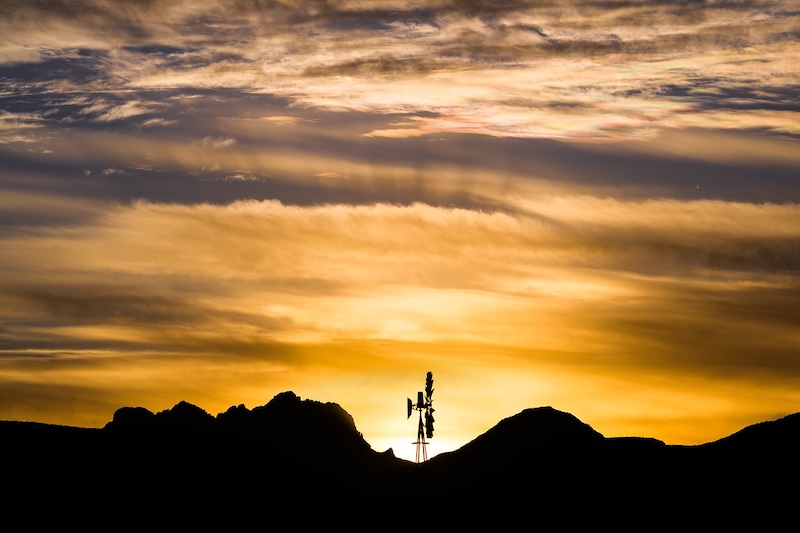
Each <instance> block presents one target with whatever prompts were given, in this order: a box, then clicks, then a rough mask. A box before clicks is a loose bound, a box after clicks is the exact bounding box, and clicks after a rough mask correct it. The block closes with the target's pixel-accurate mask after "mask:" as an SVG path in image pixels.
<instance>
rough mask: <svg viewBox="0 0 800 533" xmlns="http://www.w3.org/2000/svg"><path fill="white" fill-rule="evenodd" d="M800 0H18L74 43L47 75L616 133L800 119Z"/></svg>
mask: <svg viewBox="0 0 800 533" xmlns="http://www.w3.org/2000/svg"><path fill="white" fill-rule="evenodd" d="M794 3H795V2H788V3H784V4H781V6H777V5H775V4H774V3H771V2H746V3H741V2H737V3H692V4H685V3H682V4H675V3H672V2H655V3H654V2H619V3H600V4H598V3H596V2H582V1H576V2H573V1H564V2H561V1H558V2H548V3H535V4H534V3H530V2H521V1H520V2H511V3H498V2H488V3H487V2H455V1H454V2H448V1H441V2H421V1H420V2H413V3H392V4H386V3H381V2H377V3H372V2H368V3H363V2H362V3H352V2H324V3H313V2H238V3H235V4H234V5H233V6H231V5H230V4H225V5H223V4H222V3H218V2H204V3H201V2H195V1H192V0H176V1H170V2H164V3H157V4H156V3H140V2H131V3H128V2H123V3H114V4H111V3H108V2H105V1H100V0H96V1H90V0H87V1H85V2H83V3H81V4H80V7H76V6H75V5H72V4H69V3H65V2H47V3H44V2H34V3H31V4H27V3H17V2H11V3H8V4H4V8H3V9H4V10H5V14H6V15H7V18H6V20H7V21H8V22H7V25H6V28H4V29H5V30H7V31H5V32H4V34H5V35H8V36H9V43H10V44H9V46H12V47H14V49H16V50H26V51H27V52H26V55H27V56H29V57H30V58H31V60H32V61H36V62H38V61H39V60H38V59H36V58H35V57H34V56H35V55H36V54H45V55H46V54H52V53H53V52H54V51H55V53H56V54H57V55H58V54H61V56H63V58H62V59H59V60H58V61H59V62H58V63H54V64H53V65H52V67H49V68H47V69H46V72H47V76H46V77H40V78H37V82H38V83H41V84H44V85H45V86H50V87H55V86H57V84H64V83H67V84H70V85H71V86H72V87H73V89H74V90H80V88H81V87H85V86H90V87H91V89H92V91H93V92H97V91H98V90H99V91H105V92H107V93H108V94H112V93H114V92H118V91H122V90H131V89H134V90H137V91H140V92H148V91H153V90H166V89H174V88H176V87H182V88H206V89H209V88H221V87H225V88H229V89H232V90H240V91H260V92H264V93H269V94H276V95H280V96H283V97H287V98H289V99H291V100H293V101H294V102H295V103H296V104H298V105H302V106H310V107H315V108H321V109H335V110H356V111H368V112H372V113H385V114H392V113H406V114H408V115H411V116H412V118H413V119H415V120H423V121H425V125H424V126H423V127H416V128H415V127H410V128H409V127H405V128H396V127H393V128H388V127H385V126H378V127H375V128H372V129H371V130H368V131H367V132H362V133H369V132H370V131H371V132H372V133H371V134H372V135H375V136H392V137H398V136H405V137H408V136H411V135H425V134H426V132H431V133H432V134H437V135H438V134H439V133H441V132H469V133H478V134H483V135H490V136H498V137H528V138H530V137H534V138H554V139H562V140H576V141H585V140H595V141H608V140H619V139H630V138H641V137H643V136H653V135H654V134H655V132H657V131H658V130H659V129H664V128H688V127H703V128H714V129H717V128H728V129H742V128H744V129H755V130H762V131H771V132H775V133H778V134H788V135H794V136H796V135H798V130H797V126H796V124H797V117H796V113H797V110H796V109H795V106H793V104H792V103H793V102H794V101H796V100H797V98H796V97H797V94H796V92H797V91H796V85H797V84H796V75H795V74H794V72H795V70H796V69H794V67H793V63H792V59H793V58H794V57H795V56H796V55H797V50H796V48H797V46H798V45H797V39H796V38H795V37H796V35H795V34H796V20H797V15H796V13H795V10H792V9H790V7H791V5H794ZM34 21H36V23H35V24H34ZM263 28H269V31H266V30H264V29H263ZM98 32H99V33H98ZM76 43H80V44H76ZM236 43H240V44H236ZM241 43H246V46H245V45H241ZM70 50H72V52H70ZM65 54H66V55H65ZM68 55H71V56H74V57H73V58H72V59H70V61H69V62H68V61H66V59H67V56H68ZM53 61H55V59H53ZM28 71H33V69H30V68H29V69H28ZM14 72H15V73H16V72H22V71H20V70H19V69H17V70H15V71H14ZM42 72H45V71H42ZM531 87H536V91H531V90H530V88H531ZM745 91H749V93H748V92H745ZM758 91H761V92H762V94H766V95H768V96H767V97H758V96H756V94H757V93H758ZM156 102H157V99H154V100H152V101H150V102H147V101H145V100H141V101H138V102H137V101H133V100H132V101H129V102H124V103H121V104H118V105H116V106H114V107H110V108H108V109H106V110H105V112H104V113H99V110H98V113H99V114H98V115H97V116H96V117H95V120H99V121H104V122H111V121H116V120H121V119H125V118H129V117H132V116H135V115H141V114H146V113H147V112H151V111H153V105H154V104H155V103H156ZM436 117H441V119H438V120H437V118H436ZM490 117H502V121H499V122H498V121H494V122H493V121H492V119H491V118H490ZM151 120H153V119H151ZM145 123H146V124H147V125H153V124H156V123H155V122H150V123H147V122H145ZM400 130H402V131H400Z"/></svg>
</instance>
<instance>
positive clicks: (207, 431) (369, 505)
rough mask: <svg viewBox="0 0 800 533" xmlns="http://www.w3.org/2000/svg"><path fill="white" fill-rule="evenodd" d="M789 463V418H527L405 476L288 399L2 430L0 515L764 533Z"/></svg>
mask: <svg viewBox="0 0 800 533" xmlns="http://www.w3.org/2000/svg"><path fill="white" fill-rule="evenodd" d="M799 449H800V414H797V415H792V416H789V417H786V418H783V419H780V420H776V421H773V422H764V423H762V424H757V425H755V426H750V427H748V428H745V429H743V430H742V431H740V432H738V433H736V434H734V435H731V436H730V437H727V438H725V439H722V440H720V441H717V442H713V443H709V444H705V445H702V446H669V445H666V444H664V443H663V442H660V441H657V440H654V439H645V438H605V437H603V436H602V435H601V434H599V433H598V432H596V431H595V430H593V429H592V428H591V427H589V426H588V425H586V424H584V423H582V422H581V421H579V420H578V419H577V418H575V417H574V416H572V415H570V414H568V413H564V412H561V411H557V410H555V409H552V408H549V407H543V408H537V409H527V410H525V411H523V412H521V413H519V414H517V415H515V416H513V417H510V418H507V419H505V420H503V421H501V422H500V423H499V424H498V425H497V426H495V427H494V428H492V429H491V430H489V431H488V432H486V433H485V434H483V435H481V436H479V437H478V438H476V439H475V440H474V441H472V442H470V443H469V444H467V445H465V446H464V447H462V448H461V449H459V450H457V451H454V452H450V453H446V454H441V455H439V456H437V457H434V458H433V459H431V460H430V461H428V462H427V463H425V464H423V465H415V464H411V463H408V462H406V461H403V460H400V459H397V458H395V457H394V456H393V454H392V453H391V451H387V452H385V453H378V452H376V451H374V450H372V448H371V447H370V446H369V444H368V443H367V442H366V441H365V440H364V439H363V437H362V436H361V434H360V433H359V432H358V431H357V429H356V426H355V424H354V421H353V419H352V417H351V416H350V415H349V414H348V413H346V412H345V411H344V410H343V409H342V408H341V407H339V406H338V405H336V404H332V403H326V404H323V403H320V402H315V401H310V400H301V399H300V398H298V397H297V396H295V395H294V394H293V393H291V392H286V393H281V394H279V395H277V396H276V397H275V398H274V399H273V400H272V401H270V402H269V403H268V404H266V405H264V406H261V407H256V408H254V409H252V410H249V409H247V408H245V407H244V406H238V407H231V408H230V409H228V410H227V411H226V412H224V413H220V414H219V415H217V416H216V417H214V416H212V415H210V414H208V413H206V412H205V411H203V410H202V409H200V408H199V407H196V406H193V405H191V404H188V403H185V402H181V403H179V404H177V405H176V406H174V407H173V408H172V409H169V410H166V411H162V412H160V413H155V414H154V413H152V412H150V411H148V410H146V409H143V408H130V407H126V408H122V409H120V410H118V411H117V412H116V413H115V415H114V418H113V420H112V421H111V422H109V423H108V424H107V425H106V426H105V427H104V428H102V429H85V428H73V427H64V426H52V425H45V424H37V423H25V422H0V454H2V458H3V472H2V482H3V497H2V501H0V504H2V509H3V511H2V513H3V518H5V519H6V522H9V523H10V522H14V523H20V524H24V525H26V526H28V527H31V528H36V527H37V526H38V527H41V526H44V525H54V524H55V525H61V526H66V525H75V526H81V527H85V528H89V529H95V528H97V529H99V528H103V529H114V530H116V529H130V528H133V527H147V528H148V529H164V528H166V527H178V528H180V529H181V530H185V529H189V528H195V527H202V528H203V529H210V528H224V529H225V530H238V529H244V528H247V529H252V528H257V529H266V530H269V529H273V528H280V529H285V528H287V527H301V528H307V527H309V526H312V527H321V528H325V529H339V528H341V527H346V528H347V529H349V530H354V529H355V530H359V531H361V530H378V531H382V530H389V531H395V530H405V529H410V528H425V529H430V528H434V527H437V528H441V529H444V530H453V529H462V530H467V531H472V530H476V529H479V528H490V529H496V528H499V527H513V528H514V530H519V529H542V528H544V529H553V528H555V527H557V528H559V529H565V530H570V529H572V528H574V527H578V526H583V527H587V526H588V527H600V526H603V525H609V526H614V527H615V528H616V529H653V528H657V529H661V528H664V527H673V528H680V529H691V530H696V529H698V528H699V527H703V526H705V527H707V528H709V529H711V528H714V529H715V530H717V529H718V528H719V527H720V526H742V525H743V524H752V525H755V526H760V527H766V526H767V525H768V524H782V523H783V521H784V520H794V513H795V508H796V505H797V501H798V500H797V498H798V496H800V491H798V489H797V480H798V474H800V460H799V459H798V453H797V452H798V450H799Z"/></svg>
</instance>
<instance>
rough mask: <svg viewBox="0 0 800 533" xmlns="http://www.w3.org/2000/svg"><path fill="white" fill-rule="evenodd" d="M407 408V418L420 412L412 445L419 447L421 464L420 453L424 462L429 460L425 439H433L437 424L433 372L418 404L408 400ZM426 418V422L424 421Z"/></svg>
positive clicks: (426, 381)
mask: <svg viewBox="0 0 800 533" xmlns="http://www.w3.org/2000/svg"><path fill="white" fill-rule="evenodd" d="M406 406H407V412H408V413H407V416H406V418H411V413H412V412H413V411H415V410H416V411H419V424H418V425H417V440H416V442H413V443H412V444H415V445H416V446H417V462H418V463H419V462H420V461H419V459H420V451H422V458H423V459H422V460H423V461H427V460H428V451H427V449H426V446H427V444H428V443H427V442H426V441H425V438H426V437H427V438H429V439H430V438H433V423H434V422H435V420H434V418H433V412H434V411H435V409H434V408H433V372H428V375H427V376H426V377H425V392H424V394H423V392H422V391H419V392H418V393H417V402H416V403H414V402H413V401H411V398H408V399H407V402H406ZM423 418H424V421H423Z"/></svg>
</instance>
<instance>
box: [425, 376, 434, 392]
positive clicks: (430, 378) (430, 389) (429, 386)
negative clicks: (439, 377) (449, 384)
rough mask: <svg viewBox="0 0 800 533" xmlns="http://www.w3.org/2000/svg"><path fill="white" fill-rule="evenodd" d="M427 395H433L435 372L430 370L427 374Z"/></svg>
mask: <svg viewBox="0 0 800 533" xmlns="http://www.w3.org/2000/svg"><path fill="white" fill-rule="evenodd" d="M425 395H426V396H427V397H428V398H430V397H431V396H433V372H428V375H427V376H425Z"/></svg>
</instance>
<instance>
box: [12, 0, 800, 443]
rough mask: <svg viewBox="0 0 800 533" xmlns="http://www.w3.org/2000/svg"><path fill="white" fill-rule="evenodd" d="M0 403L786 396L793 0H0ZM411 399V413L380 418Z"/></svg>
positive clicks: (794, 151) (22, 406) (712, 427)
mask: <svg viewBox="0 0 800 533" xmlns="http://www.w3.org/2000/svg"><path fill="white" fill-rule="evenodd" d="M0 34H2V35H3V36H4V37H3V39H2V42H0V250H2V253H0V274H1V275H0V419H8V420H31V421H40V422H50V423H57V424H69V425H79V426H87V427H99V426H102V425H104V424H105V423H106V422H108V421H109V420H111V417H112V415H113V413H114V411H115V410H116V409H117V408H119V407H123V406H143V407H146V408H148V409H150V410H152V411H159V410H162V409H166V408H169V407H171V406H173V405H174V404H176V403H178V402H179V401H181V400H186V401H189V402H191V403H194V404H196V405H198V406H200V407H202V408H203V409H205V410H206V411H208V412H210V413H211V414H217V413H219V412H221V411H224V410H226V409H227V408H228V407H229V406H231V405H238V404H241V403H244V404H245V405H246V406H247V407H250V408H252V407H255V406H258V405H263V404H264V403H266V402H268V401H269V400H270V399H271V398H272V397H273V396H274V395H275V394H277V393H279V392H282V391H285V390H292V391H294V392H295V393H297V394H298V395H300V396H301V397H303V398H307V399H313V400H319V401H332V402H336V403H339V404H340V405H341V406H342V407H343V408H344V409H345V410H347V411H348V412H349V413H350V414H351V415H353V417H354V419H355V422H356V426H357V427H358V429H359V430H360V431H361V432H362V433H363V434H364V437H365V438H366V440H367V441H368V442H369V443H370V444H371V445H372V447H373V448H374V449H376V450H378V451H383V450H385V449H386V448H388V447H392V448H393V449H394V451H395V453H396V454H397V455H398V456H401V457H405V458H412V457H413V455H414V447H413V446H412V445H411V441H412V440H414V437H415V434H416V421H415V420H414V419H412V420H406V419H405V417H404V416H403V415H404V414H405V398H406V397H415V396H414V395H415V394H416V392H417V391H419V390H422V389H423V387H424V379H425V373H426V372H428V371H432V372H433V374H434V379H435V388H436V393H435V395H434V405H435V407H436V419H437V424H436V432H435V436H434V438H433V439H432V441H431V445H430V448H429V455H433V454H436V453H439V452H442V451H447V450H452V449H456V448H458V447H459V446H461V445H463V444H465V443H466V442H468V441H470V440H471V439H473V438H474V437H476V436H477V435H479V434H480V433H482V432H483V431H485V430H487V429H489V428H490V427H492V426H493V425H494V424H496V423H497V422H498V421H499V420H501V419H502V418H505V417H508V416H511V415H514V414H516V413H517V412H519V411H520V410H522V409H524V408H527V407H537V406H541V405H551V406H553V407H555V408H557V409H560V410H563V411H568V412H571V413H572V414H574V415H575V416H577V417H578V418H579V419H581V420H582V421H584V422H586V423H589V424H590V425H592V426H593V427H594V428H595V429H596V430H598V431H599V432H601V433H602V434H604V435H606V436H621V435H638V436H651V437H656V438H659V439H662V440H664V441H666V442H668V443H678V444H693V443H701V442H707V441H710V440H714V439H717V438H720V437H723V436H726V435H728V434H730V433H732V432H734V431H737V430H738V429H741V428H742V427H744V426H745V425H748V424H751V423H755V422H759V421H763V420H767V419H773V418H776V417H779V416H783V415H786V414H789V413H793V412H796V411H800V407H799V406H800V387H799V386H798V385H800V328H798V324H800V105H798V102H800V90H798V87H800V65H798V62H797V60H796V58H797V57H798V56H800V45H798V39H797V36H798V35H800V1H797V0H787V1H780V0H775V1H766V0H764V1H760V0H752V1H748V0H742V1H735V2H734V1H723V0H719V1H707V2H671V1H664V2H650V1H644V0H642V1H636V0H632V1H624V2H623V1H619V2H596V1H590V0H551V1H545V2H542V1H536V2H534V1H525V0H515V1H503V2H500V1H493V0H489V1H477V0H417V1H412V2H399V1H398V2H395V1H393V0H385V1H384V0H374V1H370V0H367V1H354V0H353V1H348V0H341V1H338V0H327V1H326V0H316V1H312V0H294V1H290V0H275V1H270V2H267V1H259V0H248V1H246V0H231V1H223V0H219V1H216V2H215V1H199V0H166V1H159V2H142V1H133V0H129V1H113V2H112V1H110V0H109V1H103V0H81V1H69V2H68V1H66V0H64V1H58V0H52V1H44V0H41V1H19V2H16V1H10V2H3V3H2V4H0ZM412 418H413V417H412Z"/></svg>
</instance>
